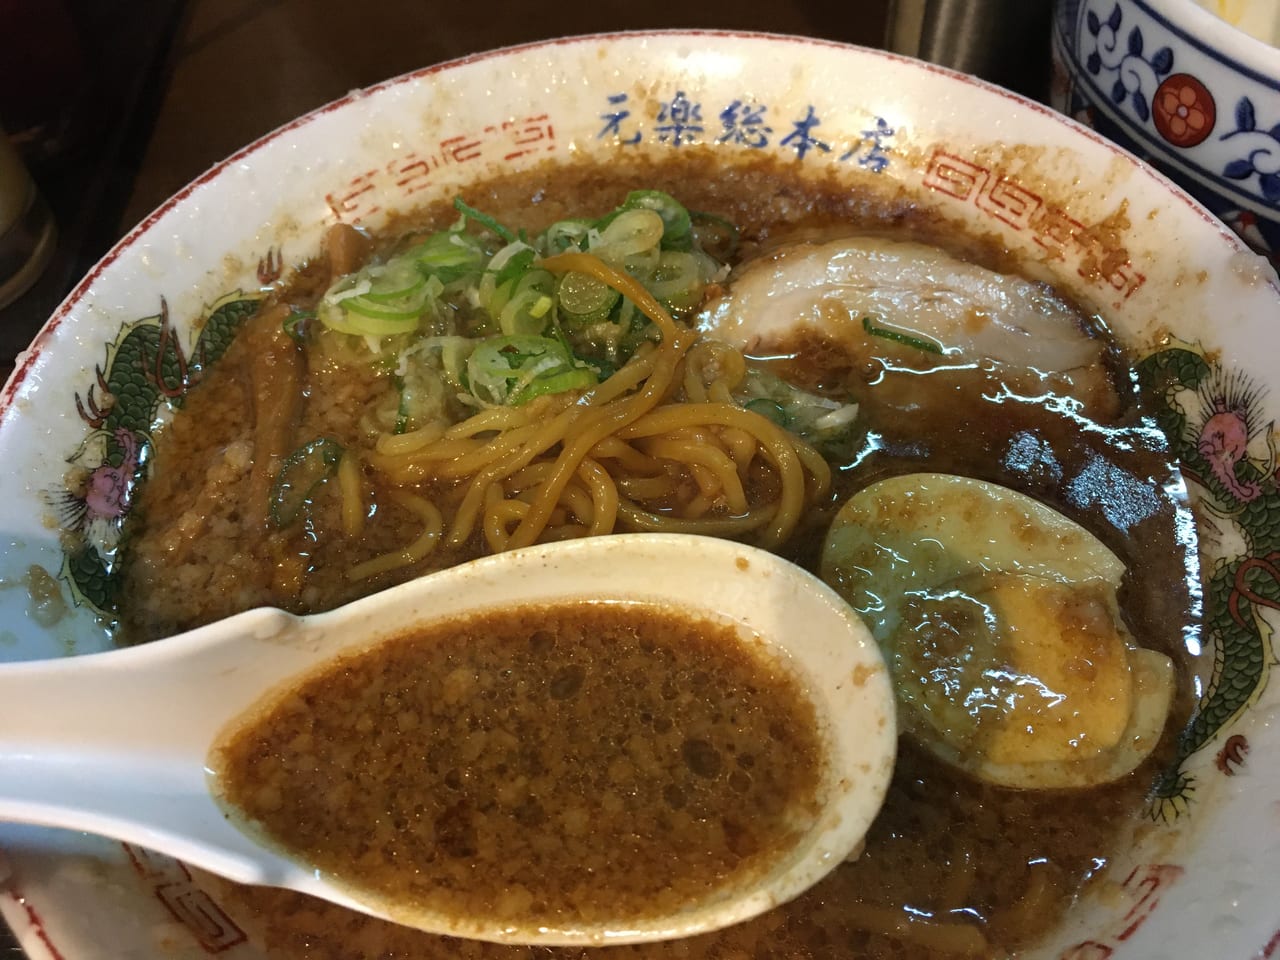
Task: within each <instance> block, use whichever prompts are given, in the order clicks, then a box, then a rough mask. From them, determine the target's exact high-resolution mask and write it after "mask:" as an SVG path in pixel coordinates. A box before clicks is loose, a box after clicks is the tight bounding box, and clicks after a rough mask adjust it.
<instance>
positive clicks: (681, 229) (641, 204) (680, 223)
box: [622, 190, 693, 250]
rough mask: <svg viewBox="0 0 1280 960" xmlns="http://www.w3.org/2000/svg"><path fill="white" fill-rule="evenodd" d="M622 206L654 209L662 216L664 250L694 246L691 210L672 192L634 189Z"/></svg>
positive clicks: (635, 208)
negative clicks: (672, 194)
mask: <svg viewBox="0 0 1280 960" xmlns="http://www.w3.org/2000/svg"><path fill="white" fill-rule="evenodd" d="M622 206H623V209H626V210H652V211H653V212H654V213H656V214H657V215H658V216H660V217H661V218H662V249H663V250H688V249H690V248H691V247H692V246H693V232H692V222H691V220H690V217H689V211H688V210H686V209H685V208H684V205H683V204H682V203H681V202H680V201H679V200H677V199H676V198H675V197H673V196H671V194H669V193H663V192H662V191H661V190H632V191H631V192H630V193H628V194H627V199H626V200H625V201H623V204H622Z"/></svg>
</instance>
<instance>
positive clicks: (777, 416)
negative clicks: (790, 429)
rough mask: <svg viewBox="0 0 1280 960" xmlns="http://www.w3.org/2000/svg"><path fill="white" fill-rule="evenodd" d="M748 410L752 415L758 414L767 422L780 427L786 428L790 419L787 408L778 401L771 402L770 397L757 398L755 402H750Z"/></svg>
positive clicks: (747, 405) (748, 402) (747, 404)
mask: <svg viewBox="0 0 1280 960" xmlns="http://www.w3.org/2000/svg"><path fill="white" fill-rule="evenodd" d="M746 409H747V410H750V411H751V412H752V413H758V414H760V416H762V417H764V418H765V419H766V420H770V421H772V422H773V423H775V424H777V425H778V426H780V427H785V426H786V425H787V421H788V420H789V419H790V418H789V417H788V416H787V411H786V408H785V407H783V406H782V404H780V403H778V401H777V400H770V399H769V398H768V397H756V398H755V399H754V400H748V401H747V403H746Z"/></svg>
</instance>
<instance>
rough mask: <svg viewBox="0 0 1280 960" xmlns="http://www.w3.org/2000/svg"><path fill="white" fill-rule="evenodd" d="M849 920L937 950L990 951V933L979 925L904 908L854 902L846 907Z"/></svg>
mask: <svg viewBox="0 0 1280 960" xmlns="http://www.w3.org/2000/svg"><path fill="white" fill-rule="evenodd" d="M842 909H843V911H844V914H845V918H846V920H847V921H848V922H849V923H851V924H852V925H854V926H857V927H859V928H861V929H863V930H866V931H868V932H870V933H878V934H880V935H881V936H886V937H893V938H894V939H895V940H902V941H905V942H907V943H911V944H914V945H917V946H920V947H924V948H925V949H927V950H933V951H935V952H937V953H947V954H955V955H958V956H963V957H974V956H981V955H984V954H986V952H987V948H988V943H987V938H986V936H985V935H984V934H983V933H982V931H981V930H979V929H978V928H977V927H976V926H974V925H973V924H970V923H963V922H960V921H956V920H926V919H923V918H920V917H914V916H912V915H911V914H909V913H906V912H905V911H903V910H902V909H901V908H900V907H883V906H880V905H878V904H874V903H860V902H858V901H856V900H855V901H850V902H847V903H845V904H844V905H843V907H842Z"/></svg>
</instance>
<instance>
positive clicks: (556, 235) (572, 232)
mask: <svg viewBox="0 0 1280 960" xmlns="http://www.w3.org/2000/svg"><path fill="white" fill-rule="evenodd" d="M596 229H597V227H596V224H595V223H593V222H592V221H590V220H558V221H556V222H555V223H553V224H552V225H551V226H549V227H547V229H546V230H544V231H543V232H542V237H541V244H540V245H541V249H542V251H543V252H544V253H545V254H548V255H551V254H556V253H564V252H565V251H566V250H571V249H572V250H585V249H587V245H588V244H589V243H590V240H591V234H592V232H593V231H595V230H596Z"/></svg>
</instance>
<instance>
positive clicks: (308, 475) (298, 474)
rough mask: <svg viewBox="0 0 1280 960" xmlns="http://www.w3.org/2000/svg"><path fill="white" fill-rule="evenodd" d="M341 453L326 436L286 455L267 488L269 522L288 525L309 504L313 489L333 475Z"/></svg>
mask: <svg viewBox="0 0 1280 960" xmlns="http://www.w3.org/2000/svg"><path fill="white" fill-rule="evenodd" d="M342 454H343V448H342V444H340V443H338V441H336V440H332V439H330V438H329V437H321V438H320V439H318V440H312V441H311V442H310V443H308V444H305V445H304V446H301V447H299V448H298V449H297V450H295V451H294V452H293V453H291V454H289V456H288V457H287V458H285V461H284V464H283V465H282V466H281V467H280V472H279V474H277V475H276V482H275V485H274V486H273V487H272V489H271V521H272V523H274V524H275V525H276V526H277V527H282V528H283V527H288V526H292V525H293V523H294V522H295V521H296V520H297V519H298V517H299V516H301V514H302V512H303V510H304V509H305V508H306V507H307V506H308V505H309V504H310V503H311V498H312V495H313V494H314V493H315V491H316V488H317V487H319V486H320V484H322V483H324V481H326V480H328V479H329V478H330V477H331V476H333V475H334V474H335V473H336V472H337V470H338V461H339V460H341V459H342Z"/></svg>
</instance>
